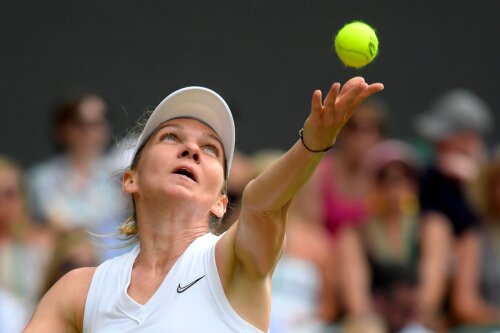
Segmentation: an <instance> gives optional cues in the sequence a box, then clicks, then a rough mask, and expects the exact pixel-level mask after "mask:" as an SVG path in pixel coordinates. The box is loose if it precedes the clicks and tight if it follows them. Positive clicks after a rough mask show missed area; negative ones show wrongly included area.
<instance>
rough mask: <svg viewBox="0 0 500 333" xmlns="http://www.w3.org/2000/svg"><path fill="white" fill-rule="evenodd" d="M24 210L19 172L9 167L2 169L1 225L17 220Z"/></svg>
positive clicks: (0, 176) (0, 193)
mask: <svg viewBox="0 0 500 333" xmlns="http://www.w3.org/2000/svg"><path fill="white" fill-rule="evenodd" d="M22 210H23V198H22V192H21V188H20V186H19V175H18V173H17V172H16V171H15V170H13V169H9V168H4V169H0V227H2V226H6V225H8V224H10V223H12V222H15V219H16V218H18V217H19V215H20V214H21V213H22Z"/></svg>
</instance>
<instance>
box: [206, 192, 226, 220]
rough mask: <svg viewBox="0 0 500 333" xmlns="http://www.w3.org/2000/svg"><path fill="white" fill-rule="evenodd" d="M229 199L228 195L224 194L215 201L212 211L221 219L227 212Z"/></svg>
mask: <svg viewBox="0 0 500 333" xmlns="http://www.w3.org/2000/svg"><path fill="white" fill-rule="evenodd" d="M228 202H229V199H228V197H227V195H225V194H222V195H221V196H220V197H219V199H218V200H217V201H216V202H215V203H214V205H213V206H212V209H211V210H210V212H211V213H212V214H214V215H215V216H217V217H218V218H219V219H221V218H222V217H223V216H224V214H225V213H226V208H227V204H228Z"/></svg>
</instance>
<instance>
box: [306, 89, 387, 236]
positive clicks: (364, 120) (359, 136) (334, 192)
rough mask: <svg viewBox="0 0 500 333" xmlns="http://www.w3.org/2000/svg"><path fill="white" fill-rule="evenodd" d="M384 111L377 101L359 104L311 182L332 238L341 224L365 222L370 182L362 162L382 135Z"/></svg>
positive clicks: (381, 104)
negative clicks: (315, 189)
mask: <svg viewBox="0 0 500 333" xmlns="http://www.w3.org/2000/svg"><path fill="white" fill-rule="evenodd" d="M385 112H386V111H385V105H384V104H383V103H382V101H380V100H378V99H374V98H372V99H368V100H367V101H365V102H364V103H363V104H361V105H360V106H359V107H358V109H357V110H356V112H354V114H353V116H352V118H351V119H350V120H349V121H348V122H347V124H346V125H345V127H344V129H343V130H342V133H341V134H340V136H339V138H338V142H337V144H336V145H335V148H334V150H333V151H332V152H331V153H329V155H328V156H325V157H324V158H323V160H322V161H321V164H320V166H319V167H318V169H317V171H316V172H315V175H314V178H313V182H315V183H316V185H315V186H316V187H317V189H318V191H319V192H320V193H321V200H322V201H323V205H324V208H323V210H324V213H325V216H324V223H325V225H326V227H327V230H328V231H329V233H330V235H332V236H335V235H336V234H337V233H338V231H339V230H340V229H341V227H342V226H343V225H346V224H357V223H360V222H362V221H365V220H366V217H367V214H368V202H367V200H366V194H367V193H368V190H369V188H370V182H371V179H370V175H368V173H367V171H366V169H365V168H364V166H363V160H364V156H365V153H366V152H367V151H368V150H369V149H370V148H371V147H372V146H373V145H374V144H375V143H377V142H378V141H379V140H380V139H381V137H382V135H383V133H384V125H385V118H384V117H385Z"/></svg>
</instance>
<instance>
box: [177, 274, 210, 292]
mask: <svg viewBox="0 0 500 333" xmlns="http://www.w3.org/2000/svg"><path fill="white" fill-rule="evenodd" d="M204 277H205V275H203V276H202V277H199V278H197V279H196V280H194V281H193V282H191V283H190V284H188V285H186V286H184V287H181V284H180V283H179V285H178V286H177V292H178V293H179V294H180V293H183V292H185V291H186V290H188V289H189V288H191V287H192V286H193V285H194V284H195V283H196V282H198V281H200V280H201V279H203V278H204Z"/></svg>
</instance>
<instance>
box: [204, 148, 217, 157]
mask: <svg viewBox="0 0 500 333" xmlns="http://www.w3.org/2000/svg"><path fill="white" fill-rule="evenodd" d="M202 149H203V150H204V151H206V152H208V153H209V154H212V155H215V156H219V150H218V149H217V147H215V146H213V145H206V146H204V147H203V148H202Z"/></svg>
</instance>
